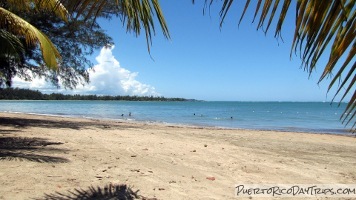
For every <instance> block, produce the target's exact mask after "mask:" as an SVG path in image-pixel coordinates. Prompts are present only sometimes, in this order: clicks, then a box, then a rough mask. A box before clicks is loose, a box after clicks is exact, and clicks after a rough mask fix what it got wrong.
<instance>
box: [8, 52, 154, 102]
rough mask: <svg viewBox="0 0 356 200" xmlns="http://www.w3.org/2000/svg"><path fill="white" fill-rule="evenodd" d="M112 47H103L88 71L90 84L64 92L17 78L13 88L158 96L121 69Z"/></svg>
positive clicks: (134, 76)
mask: <svg viewBox="0 0 356 200" xmlns="http://www.w3.org/2000/svg"><path fill="white" fill-rule="evenodd" d="M113 48H114V46H112V47H103V48H102V49H101V51H100V54H99V56H97V57H96V60H97V62H98V64H97V65H95V66H94V67H93V68H92V69H91V70H90V71H89V77H90V83H89V84H87V85H84V86H82V85H79V86H78V87H77V88H76V89H75V90H72V91H65V90H64V89H57V88H56V87H54V86H52V85H51V84H50V83H47V82H46V81H45V80H44V79H40V78H34V79H33V80H32V81H31V82H26V81H24V80H21V79H20V78H18V77H15V78H14V79H13V86H14V87H20V88H31V89H34V90H40V91H43V92H62V93H78V94H97V95H138V96H150V95H154V96H157V95H159V94H158V93H157V92H156V90H155V88H154V87H153V86H150V85H147V84H144V83H141V82H139V81H138V80H136V78H137V76H138V73H137V72H130V71H129V70H127V69H125V68H122V67H121V66H120V63H119V61H118V60H116V59H115V57H114V55H113V54H112V50H113Z"/></svg>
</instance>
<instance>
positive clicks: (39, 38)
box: [0, 7, 60, 70]
mask: <svg viewBox="0 0 356 200" xmlns="http://www.w3.org/2000/svg"><path fill="white" fill-rule="evenodd" d="M0 28H1V29H5V30H7V31H8V32H11V33H12V34H14V35H18V36H22V37H24V38H25V40H26V43H27V45H36V44H37V43H39V44H40V49H41V52H42V55H43V59H44V62H45V63H46V65H47V66H48V67H49V68H50V69H54V70H56V69H57V68H58V63H57V59H60V55H59V53H58V51H57V49H56V48H55V46H54V45H53V43H52V42H51V41H50V40H49V39H48V37H47V36H46V35H45V34H43V33H42V32H41V31H39V30H38V29H36V28H35V27H34V26H32V25H31V24H29V23H28V22H27V21H25V20H23V19H22V18H21V17H19V16H17V15H15V14H14V13H12V12H10V11H8V10H6V9H4V8H2V7H0Z"/></svg>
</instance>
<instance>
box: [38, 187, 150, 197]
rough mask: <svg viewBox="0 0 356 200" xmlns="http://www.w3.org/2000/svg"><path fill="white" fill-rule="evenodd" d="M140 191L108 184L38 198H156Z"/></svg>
mask: <svg viewBox="0 0 356 200" xmlns="http://www.w3.org/2000/svg"><path fill="white" fill-rule="evenodd" d="M138 192H139V191H138V190H137V191H136V192H134V191H133V190H132V189H131V188H130V187H128V186H126V185H111V184H110V185H107V186H104V187H93V186H92V187H89V188H88V189H87V190H83V189H75V190H74V191H70V190H68V191H67V192H66V193H60V192H56V193H53V194H45V196H44V197H42V198H39V199H37V200H79V199H86V200H94V199H95V200H104V199H110V200H119V199H120V200H131V199H143V200H154V199H156V198H146V197H143V196H140V195H138V194H137V193H138Z"/></svg>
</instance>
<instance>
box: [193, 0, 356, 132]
mask: <svg viewBox="0 0 356 200" xmlns="http://www.w3.org/2000/svg"><path fill="white" fill-rule="evenodd" d="M208 1H209V0H206V2H208ZM211 1H212V0H210V3H211ZM216 2H221V10H220V19H221V21H220V25H222V24H223V21H224V19H225V17H226V14H227V12H228V11H229V8H230V7H231V4H232V3H233V0H223V1H216ZM234 2H236V1H234ZM281 2H282V1H280V0H265V1H263V2H262V0H259V1H258V2H257V5H256V8H255V14H254V17H253V21H252V22H254V20H255V19H256V17H257V16H258V15H259V22H258V24H257V29H259V28H261V27H264V22H266V21H267V20H268V22H267V26H266V28H265V32H267V31H268V30H269V28H270V25H271V23H272V21H273V20H274V19H275V18H278V22H277V25H276V29H275V37H276V38H281V30H282V25H283V22H284V20H285V16H286V14H287V13H288V12H291V11H290V10H291V9H290V7H291V6H290V4H291V0H283V3H281ZM355 2H356V0H333V1H323V0H297V1H295V3H296V11H295V12H296V18H295V22H296V23H295V24H296V25H295V31H294V38H293V43H292V46H291V55H292V52H295V53H296V54H298V53H299V55H300V58H301V60H302V64H303V65H304V69H305V70H306V71H308V73H309V75H311V73H312V72H313V71H314V69H315V68H316V66H317V64H318V61H319V58H320V57H321V55H323V54H325V50H330V54H329V60H328V62H327V63H326V64H325V66H324V70H323V73H322V75H321V76H320V78H319V82H318V83H320V82H321V81H323V80H324V79H325V77H328V76H332V77H333V79H332V80H331V81H330V84H329V90H330V88H332V87H336V88H337V92H336V93H335V94H334V98H333V100H332V101H334V99H335V97H337V96H338V95H341V100H340V101H342V100H344V98H345V97H346V96H347V95H348V94H352V93H353V95H352V97H351V99H350V100H349V102H348V106H347V108H346V110H345V112H344V115H343V116H342V118H341V119H342V121H343V122H346V124H349V123H350V122H351V121H352V120H355V118H354V116H355V114H347V115H346V113H352V112H354V113H356V106H355V104H356V97H355V87H354V83H355V77H356V74H355V63H354V58H355V43H356V39H355V38H356V8H355ZM193 3H194V1H193ZM249 5H250V0H246V3H245V6H244V10H243V13H242V15H241V17H240V20H239V24H240V22H241V20H242V18H244V15H245V12H246V10H247V9H248V7H249ZM261 5H263V6H262V9H261ZM281 5H282V7H281V8H282V9H281V12H280V14H279V16H278V15H276V14H275V12H276V10H278V8H279V6H281ZM260 10H261V12H260ZM268 16H269V17H268ZM344 57H346V59H345V60H342V61H341V59H342V58H344ZM333 74H335V75H333ZM336 80H340V81H341V84H336V83H337V81H336ZM329 90H328V92H329ZM341 91H343V94H340V92H341ZM355 124H356V120H355V123H353V125H352V129H353V131H354V132H356V129H355Z"/></svg>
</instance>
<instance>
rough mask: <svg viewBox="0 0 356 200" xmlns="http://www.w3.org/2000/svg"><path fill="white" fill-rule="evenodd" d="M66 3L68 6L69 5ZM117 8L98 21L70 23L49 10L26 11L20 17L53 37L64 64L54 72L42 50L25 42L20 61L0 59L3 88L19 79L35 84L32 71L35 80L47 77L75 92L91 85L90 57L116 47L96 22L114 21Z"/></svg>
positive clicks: (73, 21)
mask: <svg viewBox="0 0 356 200" xmlns="http://www.w3.org/2000/svg"><path fill="white" fill-rule="evenodd" d="M63 2H64V4H65V2H66V1H63ZM0 4H1V6H2V7H5V8H6V6H7V5H6V4H5V3H2V2H0ZM115 8H116V7H115V6H112V7H110V6H107V7H106V8H105V9H104V11H103V12H102V13H101V14H100V15H98V16H96V17H94V16H93V17H91V18H89V19H82V18H76V19H74V18H69V20H68V22H64V21H63V20H61V19H60V18H58V17H57V16H55V15H53V13H51V12H49V11H45V10H28V11H26V12H24V11H22V12H21V13H20V14H19V15H20V17H22V18H24V19H26V20H27V21H28V22H29V23H31V24H32V25H34V26H35V27H37V28H38V29H39V30H41V31H42V32H43V33H45V34H46V35H47V36H48V37H49V39H50V40H51V41H52V42H53V43H54V44H55V45H56V47H57V49H58V51H59V53H60V55H61V57H62V60H61V62H60V66H59V68H58V71H54V70H50V69H48V68H47V67H45V64H44V62H43V57H42V55H41V51H40V50H39V48H38V47H33V46H27V45H26V44H25V43H24V42H23V45H24V47H25V50H24V52H23V53H22V54H21V55H22V57H21V58H20V59H19V58H14V57H2V56H0V87H6V86H11V82H12V78H13V77H14V76H16V75H17V76H19V77H20V78H22V79H25V80H28V81H31V76H30V75H29V71H31V72H32V75H33V76H34V77H37V76H39V77H45V78H46V80H47V81H49V82H51V83H53V84H54V85H55V86H58V87H59V85H60V83H61V84H62V85H63V86H64V87H65V88H69V89H73V88H75V87H76V86H77V85H78V84H85V83H88V82H89V74H88V69H89V68H91V67H92V66H93V63H92V62H91V61H90V60H89V59H88V55H91V54H92V53H93V52H94V50H95V49H99V48H101V47H103V46H105V45H107V44H112V43H113V42H112V39H111V37H109V36H108V35H107V34H106V33H105V31H104V30H103V29H102V28H101V27H100V25H99V24H98V23H97V22H96V19H97V17H105V18H110V17H111V16H113V14H112V13H114V10H113V9H115Z"/></svg>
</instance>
